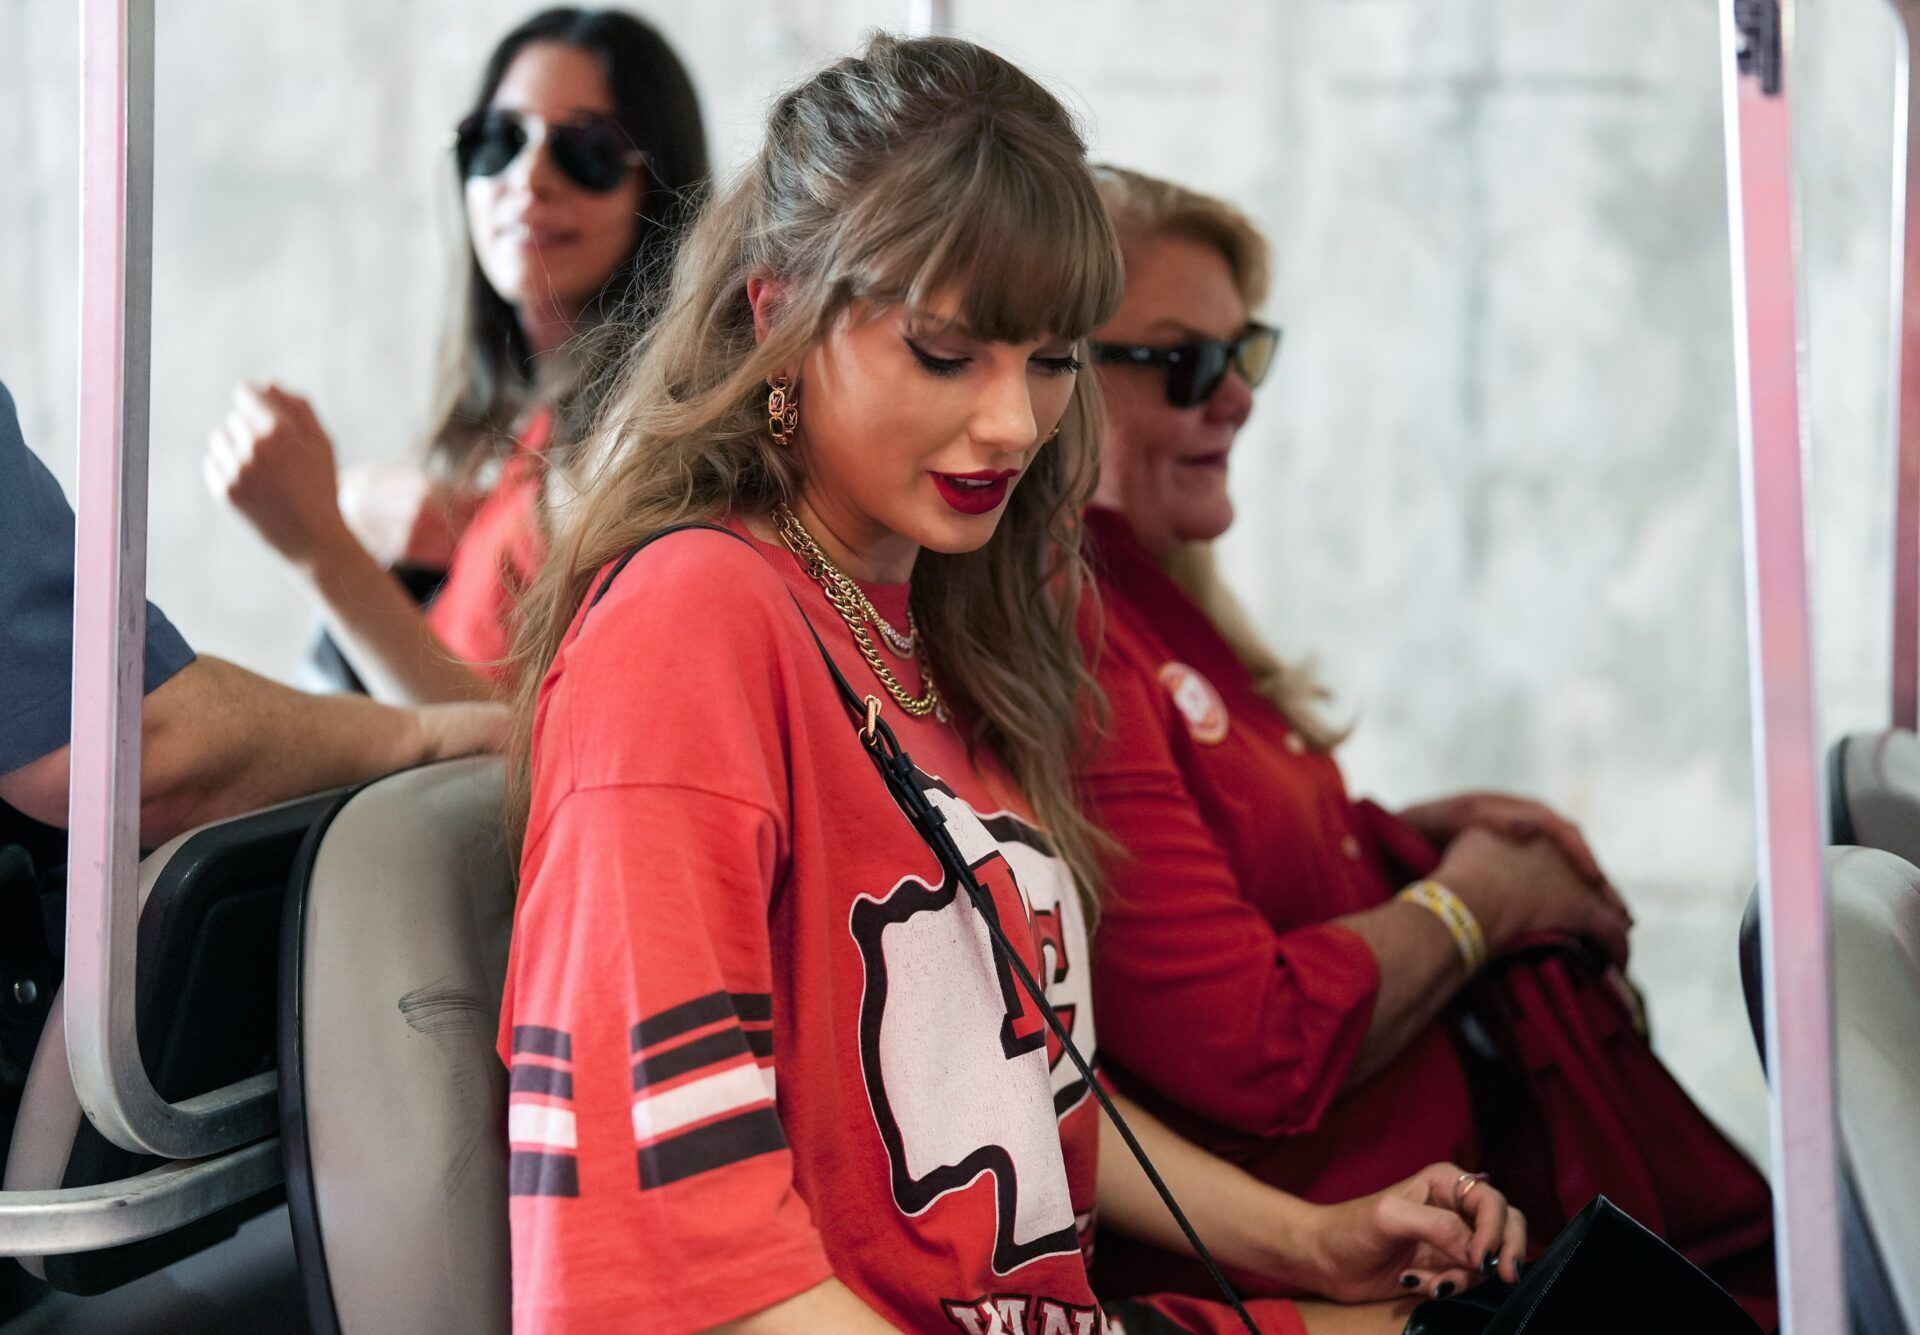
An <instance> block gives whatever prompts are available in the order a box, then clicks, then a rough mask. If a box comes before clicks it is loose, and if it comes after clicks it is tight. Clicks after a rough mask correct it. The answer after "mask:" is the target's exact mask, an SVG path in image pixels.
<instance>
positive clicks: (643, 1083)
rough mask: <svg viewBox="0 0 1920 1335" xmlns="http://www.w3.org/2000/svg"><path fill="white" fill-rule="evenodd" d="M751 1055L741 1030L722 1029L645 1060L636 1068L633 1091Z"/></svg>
mask: <svg viewBox="0 0 1920 1335" xmlns="http://www.w3.org/2000/svg"><path fill="white" fill-rule="evenodd" d="M748 1051H749V1049H748V1047H747V1040H746V1037H745V1035H743V1034H742V1033H741V1032H740V1030H738V1029H722V1030H720V1031H719V1032H718V1033H713V1034H708V1035H707V1036H706V1037H705V1038H696V1039H694V1040H693V1042H691V1043H682V1044H681V1045H680V1046H679V1047H677V1048H668V1049H667V1050H666V1051H665V1052H656V1053H654V1054H653V1055H652V1056H651V1057H642V1058H641V1059H640V1060H639V1061H636V1062H635V1063H634V1064H633V1088H634V1090H635V1092H636V1093H637V1092H638V1091H640V1090H643V1089H646V1088H647V1087H648V1086H650V1085H657V1084H660V1083H661V1082H663V1081H667V1080H671V1079H673V1078H674V1077H675V1076H678V1075H685V1074H686V1073H687V1072H689V1071H697V1070H699V1069H700V1068H701V1067H703V1066H712V1065H715V1064H716V1063H719V1062H723V1061H729V1060H731V1059H733V1058H735V1057H742V1056H745V1055H746V1054H747V1052H748Z"/></svg>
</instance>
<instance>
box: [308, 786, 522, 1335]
mask: <svg viewBox="0 0 1920 1335" xmlns="http://www.w3.org/2000/svg"><path fill="white" fill-rule="evenodd" d="M501 779H502V767H501V765H500V762H498V761H494V760H465V761H452V762H448V763H446V764H441V765H432V766H428V767H426V768H424V769H418V770H411V771H408V772H407V773H404V774H397V775H393V776H392V777H390V778H386V779H382V780H380V781H378V782H376V783H373V784H370V785H368V786H367V787H366V788H364V789H362V790H360V791H359V792H358V793H356V794H355V795H354V796H353V797H352V799H351V800H349V801H348V802H346V803H345V804H344V805H342V806H341V807H340V808H339V810H337V811H336V812H335V813H334V814H333V816H332V818H331V819H330V820H329V821H328V822H326V823H325V825H324V826H321V827H318V828H316V829H315V830H314V832H313V834H312V835H311V836H310V837H309V839H308V841H307V845H306V847H305V848H304V849H303V850H302V851H301V855H300V861H299V864H298V865H297V866H296V868H295V871H294V875H293V879H292V881H291V883H290V885H289V887H288V896H287V902H286V916H285V920H284V924H283V930H284V933H285V936H284V938H283V947H282V973H281V1009H280V1022H281V1043H280V1051H281V1064H280V1081H281V1143H282V1145H283V1146H284V1147H285V1151H286V1170H287V1203H288V1207H289V1212H290V1216H291V1219H292V1223H293V1234H294V1246H295V1250H296V1251H297V1253H298V1255H299V1258H300V1270H301V1277H302V1283H303V1285H304V1287H305V1290H306V1297H307V1310H308V1319H309V1321H310V1323H311V1324H312V1327H313V1329H314V1331H315V1332H317V1333H318V1335H333V1332H347V1333H348V1335H371V1333H372V1332H386V1331H394V1332H400V1331H404V1332H408V1335H436V1333H438V1332H444V1333H445V1335H488V1332H494V1331H499V1332H505V1331H507V1330H508V1329H509V1325H510V1317H509V1287H508V1286H509V1273H510V1260H509V1252H508V1240H507V1142H506V1104H507V1088H506V1081H507V1077H506V1070H505V1068H504V1067H502V1066H501V1064H500V1060H499V1058H498V1056H497V1055H496V1054H495V1051H494V1033H495V1029H496V1026H497V1024H498V1020H499V1009H500V995H501V988H502V985H503V982H504V979H505V977H506V959H507V942H508V938H509V935H510V933H511V931H512V925H513V881H512V876H511V869H510V867H509V864H508V861H507V858H506V854H505V850H504V847H503V844H502V836H501V829H500V801H501Z"/></svg>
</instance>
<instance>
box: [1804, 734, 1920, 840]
mask: <svg viewBox="0 0 1920 1335" xmlns="http://www.w3.org/2000/svg"><path fill="white" fill-rule="evenodd" d="M1828 765H1829V768H1828V784H1827V787H1828V803H1829V805H1830V806H1831V808H1832V814H1831V821H1832V830H1831V839H1832V842H1833V843H1836V844H1858V845H1859V846H1860V847H1862V848H1884V849H1885V850H1886V851H1887V852H1889V853H1895V854H1898V855H1899V856H1900V857H1903V858H1905V859H1906V860H1907V861H1908V862H1911V863H1913V864H1914V865H1915V866H1920V737H1917V736H1915V735H1914V734H1913V733H1911V732H1908V731H1906V730H1905V729H1902V728H1890V729H1887V730H1885V731H1883V732H1857V733H1854V734H1852V735H1851V736H1848V737H1843V738H1841V739H1840V740H1839V741H1837V742H1835V743H1834V744H1833V750H1832V751H1831V752H1830V753H1829V758H1828Z"/></svg>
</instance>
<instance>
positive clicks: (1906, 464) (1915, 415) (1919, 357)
mask: <svg viewBox="0 0 1920 1335" xmlns="http://www.w3.org/2000/svg"><path fill="white" fill-rule="evenodd" d="M1891 3H1892V6H1893V10H1894V13H1895V15H1896V16H1897V17H1898V18H1899V20H1900V26H1901V38H1902V40H1901V42H1900V45H1899V49H1898V51H1897V52H1896V54H1895V61H1896V65H1895V74H1894V94H1893V96H1894V110H1893V252H1894V259H1893V328H1894V338H1895V341H1896V343H1897V345H1898V347H1899V349H1900V355H1899V359H1898V361H1897V362H1896V363H1895V365H1894V402H1893V439H1894V452H1895V465H1894V502H1893V726H1894V727H1896V728H1905V729H1907V730H1909V731H1912V730H1913V729H1914V728H1915V727H1916V726H1920V227H1917V226H1915V225H1914V221H1913V220H1914V216H1915V208H1914V206H1915V204H1916V203H1920V200H1916V198H1915V196H1916V192H1920V141H1916V139H1915V138H1914V134H1915V131H1916V130H1920V116H1916V115H1915V114H1914V104H1913V100H1914V98H1915V96H1916V95H1920V89H1916V87H1915V85H1914V80H1913V52H1914V50H1915V39H1916V36H1920V0H1891Z"/></svg>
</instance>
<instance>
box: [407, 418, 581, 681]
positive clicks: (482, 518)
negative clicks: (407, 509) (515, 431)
mask: <svg viewBox="0 0 1920 1335" xmlns="http://www.w3.org/2000/svg"><path fill="white" fill-rule="evenodd" d="M552 434H553V410H552V409H551V408H539V409H536V410H535V411H534V412H533V414H532V415H531V416H529V417H528V418H527V422H526V425H525V426H524V427H522V428H521V431H520V435H519V438H518V439H517V440H516V441H515V442H514V450H513V453H512V454H510V455H508V456H507V459H506V461H505V462H504V463H503V464H502V465H501V468H500V480H499V481H498V482H496V483H495V484H494V487H493V490H492V491H490V492H488V493H487V498H486V499H485V500H484V501H482V502H481V503H480V507H479V509H477V510H475V511H474V514H473V518H472V519H471V520H469V521H468V523H467V527H466V529H465V531H464V532H462V533H461V535H460V541H459V544H458V545H457V546H456V547H455V548H454V551H453V562H452V564H451V565H450V566H449V567H448V570H447V579H446V582H445V583H444V584H442V585H441V586H440V592H439V593H438V594H437V595H435V597H434V600H433V602H432V603H431V604H430V605H429V606H428V608H427V613H426V615H427V626H428V628H429V629H431V630H432V631H433V633H434V634H435V635H438V636H439V637H440V641H441V643H442V644H444V645H445V646H446V647H447V652H448V653H450V654H452V655H453V656H454V657H455V658H457V659H459V660H460V661H461V662H463V663H465V664H467V666H469V667H471V668H472V669H473V670H474V671H475V672H478V673H479V674H480V675H481V676H483V677H486V678H489V679H490V680H493V681H499V680H500V677H501V673H502V671H503V669H502V666H501V665H502V661H503V660H504V659H505V658H506V656H507V652H508V650H510V649H511V648H512V647H513V632H514V629H515V627H516V626H517V625H518V620H517V613H516V610H515V609H516V608H517V607H518V606H519V601H520V595H521V594H523V593H525V592H526V590H527V587H528V586H529V585H530V584H532V583H533V579H534V576H536V575H538V574H539V573H540V567H541V565H542V564H544V563H545V561H546V559H547V540H546V535H545V534H544V533H543V532H542V531H541V528H540V515H539V509H540V454H541V451H543V450H545V449H546V448H547V444H548V442H549V440H550V439H551V437H552Z"/></svg>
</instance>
